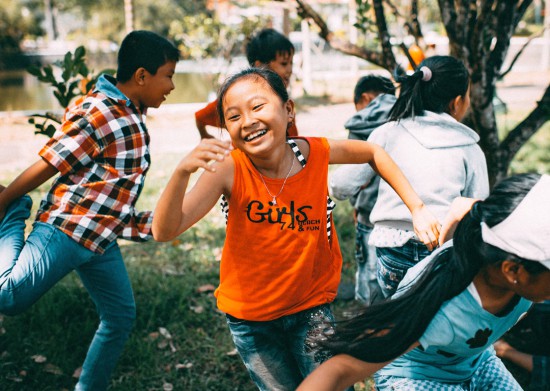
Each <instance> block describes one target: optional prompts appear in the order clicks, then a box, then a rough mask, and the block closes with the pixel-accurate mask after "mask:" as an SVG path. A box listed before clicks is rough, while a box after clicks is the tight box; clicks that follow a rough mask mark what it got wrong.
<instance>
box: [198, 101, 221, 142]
mask: <svg viewBox="0 0 550 391" xmlns="http://www.w3.org/2000/svg"><path fill="white" fill-rule="evenodd" d="M217 104H218V101H217V100H215V101H213V102H210V103H209V104H208V105H206V106H205V107H203V108H202V109H200V110H198V111H197V112H195V124H196V125H197V129H198V130H199V133H200V135H201V139H202V138H214V136H212V135H211V134H210V133H208V132H207V131H206V125H209V126H216V127H218V128H219V127H220V120H219V118H218V112H217Z"/></svg>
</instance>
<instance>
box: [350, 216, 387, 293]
mask: <svg viewBox="0 0 550 391" xmlns="http://www.w3.org/2000/svg"><path fill="white" fill-rule="evenodd" d="M371 232H372V227H369V226H367V225H364V224H361V223H357V226H356V228H355V262H356V264H357V271H356V272H355V300H358V301H361V302H363V303H365V304H371V303H373V302H375V301H377V299H381V298H384V297H383V296H382V293H381V291H380V286H379V285H378V282H377V280H376V278H377V277H376V274H377V273H376V269H377V265H376V247H374V246H371V245H369V236H370V233H371Z"/></svg>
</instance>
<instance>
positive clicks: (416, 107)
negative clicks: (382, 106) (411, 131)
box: [389, 56, 469, 121]
mask: <svg viewBox="0 0 550 391" xmlns="http://www.w3.org/2000/svg"><path fill="white" fill-rule="evenodd" d="M422 67H428V68H429V69H430V71H431V72H432V76H431V79H430V80H428V81H423V80H422V77H423V76H424V73H423V72H422V71H421V70H420V69H421V68H422ZM395 79H396V81H397V82H398V83H400V85H401V88H400V93H399V97H398V98H397V101H396V102H395V104H394V106H393V107H392V109H391V111H390V115H389V120H390V121H399V120H401V119H404V118H409V117H415V116H417V115H423V114H424V110H428V111H433V112H435V113H444V112H445V113H447V112H448V110H449V104H450V103H451V101H452V100H453V99H455V98H456V97H457V96H465V95H466V93H467V91H468V83H469V75H468V71H467V70H466V67H465V66H464V64H463V63H462V62H461V61H460V60H457V59H456V58H454V57H451V56H433V57H428V58H426V59H425V60H424V61H422V62H421V63H420V65H418V67H417V69H416V71H415V72H414V73H413V74H412V75H410V76H402V75H395Z"/></svg>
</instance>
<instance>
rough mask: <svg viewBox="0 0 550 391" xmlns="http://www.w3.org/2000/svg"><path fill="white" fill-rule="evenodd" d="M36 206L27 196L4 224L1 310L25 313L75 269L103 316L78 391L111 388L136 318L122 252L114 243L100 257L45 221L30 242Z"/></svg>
mask: <svg viewBox="0 0 550 391" xmlns="http://www.w3.org/2000/svg"><path fill="white" fill-rule="evenodd" d="M31 205H32V201H31V199H30V198H29V197H28V196H24V197H22V198H20V199H18V200H16V201H14V202H13V203H12V204H11V205H10V207H9V208H8V210H7V212H6V216H5V217H4V219H3V220H1V221H0V312H2V313H4V314H7V315H15V314H18V313H21V312H23V311H24V310H26V309H27V308H29V307H30V306H31V305H32V304H33V303H34V302H36V301H37V300H38V299H39V298H40V297H41V296H42V295H43V294H44V293H46V292H47V291H48V290H49V289H50V288H51V287H52V286H53V285H55V284H56V283H57V282H58V281H59V280H61V279H62V278H63V277H64V276H66V275H67V274H68V273H69V272H71V271H72V270H76V272H77V273H78V275H79V276H80V279H81V280H82V283H83V284H84V286H85V288H86V289H87V290H88V292H89V294H90V296H91V297H92V300H93V301H94V303H95V305H96V309H97V312H98V314H99V318H100V323H99V327H98V329H97V331H96V333H95V336H94V338H93V340H92V343H91V345H90V347H89V350H88V353H87V355H86V359H85V361H84V364H83V367H82V373H81V375H80V379H79V381H78V384H77V385H76V390H79V391H80V390H94V391H96V390H106V389H107V386H108V384H109V379H110V377H111V372H112V371H113V368H114V367H115V364H116V362H117V360H118V357H119V356H120V353H121V352H122V349H123V347H124V343H125V342H126V340H127V339H128V335H129V333H130V330H131V329H132V326H133V324H134V320H135V316H136V309H135V302H134V296H133V292H132V287H131V285H130V280H129V278H128V273H127V271H126V268H125V266H124V263H123V261H122V255H121V253H120V249H119V247H118V245H117V244H116V243H113V244H112V245H110V246H109V247H108V248H107V250H106V251H105V253H104V254H103V255H99V254H96V253H94V252H92V251H90V250H88V249H86V248H85V247H83V246H82V245H80V244H78V243H77V242H75V241H74V240H73V239H71V238H70V237H69V236H67V235H66V234H65V233H63V232H61V231H60V230H58V229H57V228H55V227H53V226H52V225H50V224H44V223H40V222H37V223H35V224H34V227H33V230H32V232H31V233H30V235H29V237H28V238H27V240H26V241H25V237H24V230H25V220H26V219H27V218H28V217H29V215H30V209H31Z"/></svg>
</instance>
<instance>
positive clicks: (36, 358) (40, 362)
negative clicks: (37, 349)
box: [31, 354, 48, 364]
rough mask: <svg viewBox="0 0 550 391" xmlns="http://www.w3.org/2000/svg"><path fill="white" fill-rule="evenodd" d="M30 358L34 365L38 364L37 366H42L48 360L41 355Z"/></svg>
mask: <svg viewBox="0 0 550 391" xmlns="http://www.w3.org/2000/svg"><path fill="white" fill-rule="evenodd" d="M31 358H32V360H33V361H34V362H35V363H38V364H42V363H44V362H46V361H47V360H48V359H47V358H46V357H44V356H42V355H41V354H35V355H34V356H31Z"/></svg>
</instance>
